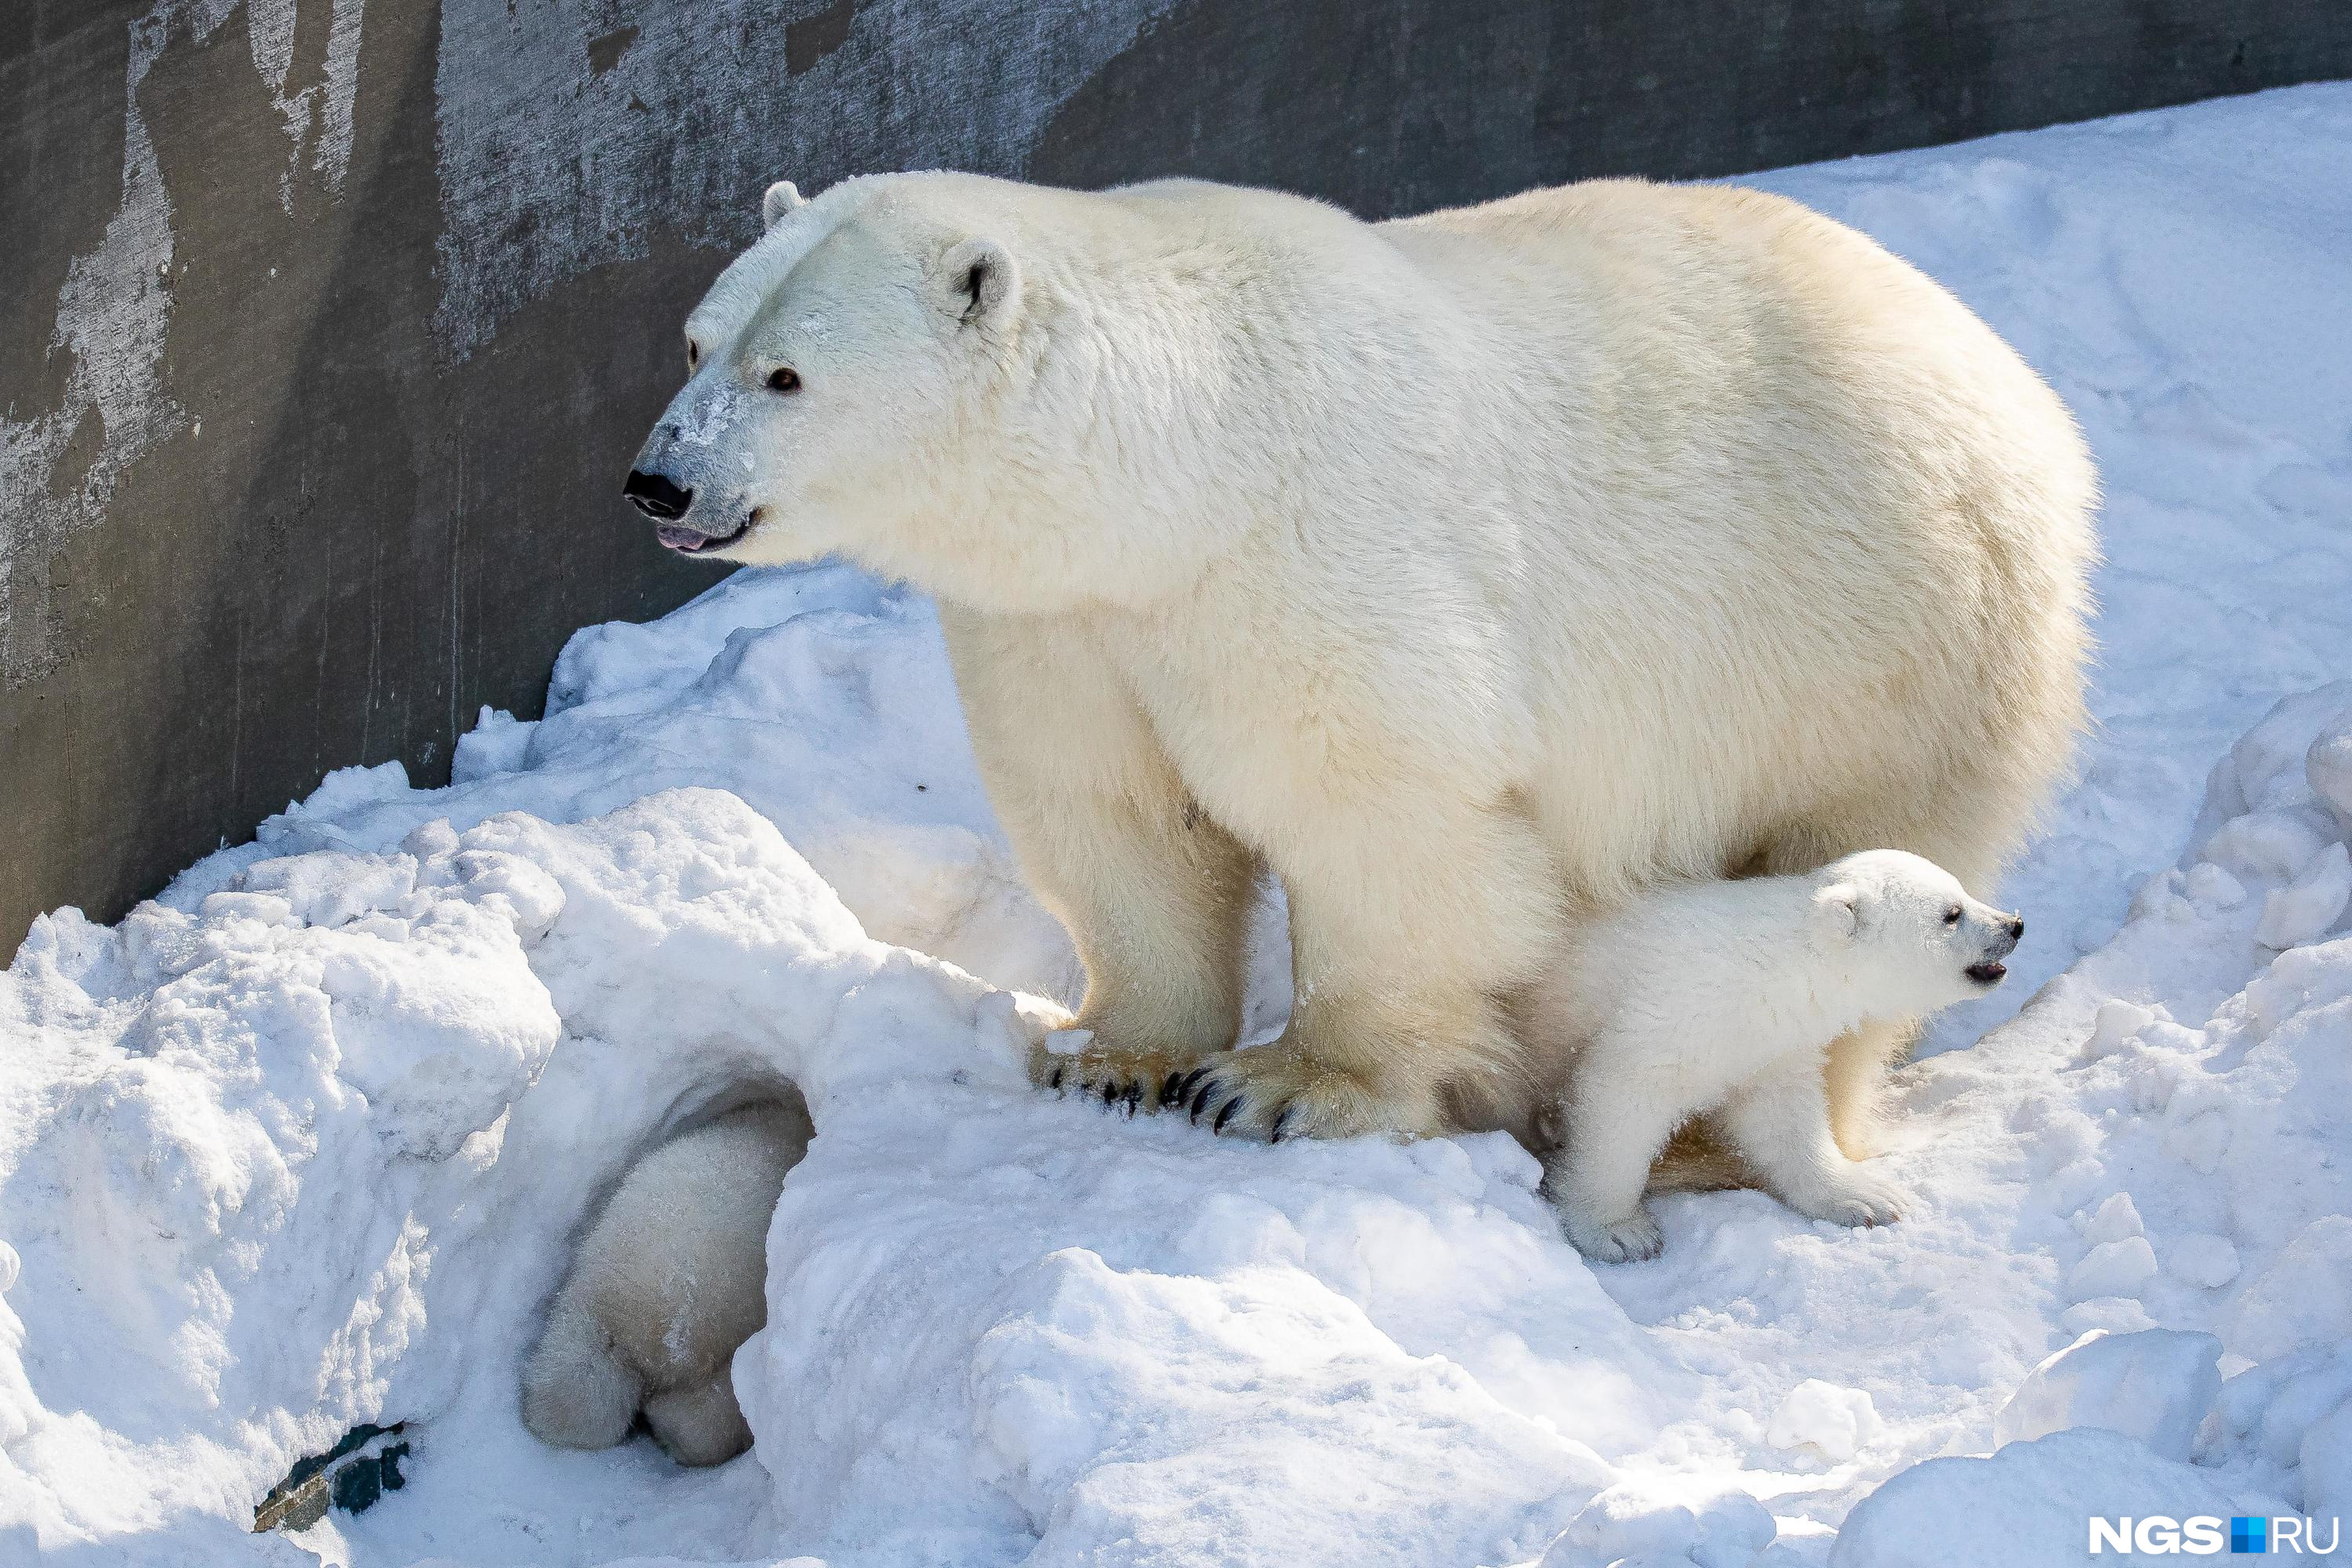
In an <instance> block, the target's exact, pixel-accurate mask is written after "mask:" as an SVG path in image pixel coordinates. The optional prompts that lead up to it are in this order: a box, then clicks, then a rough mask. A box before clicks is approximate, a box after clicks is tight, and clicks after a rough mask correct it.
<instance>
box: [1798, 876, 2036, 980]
mask: <svg viewBox="0 0 2352 1568" xmlns="http://www.w3.org/2000/svg"><path fill="white" fill-rule="evenodd" d="M1813 881H1814V890H1813V903H1812V909H1813V924H1814V929H1815V932H1816V936H1817V939H1818V940H1819V941H1820V942H1822V943H1823V944H1824V945H1826V946H1827V947H1829V948H1831V949H1832V950H1833V951H1836V952H1843V953H1845V954H1848V955H1850V957H1851V959H1852V960H1853V963H1852V969H1851V973H1853V974H1855V975H1856V976H1857V978H1858V979H1860V980H1861V982H1862V983H1863V984H1865V985H1868V986H1870V987H1872V988H1873V989H1874V990H1877V991H1879V992H1881V993H1883V994H1884V996H1885V1006H1886V1007H1887V1008H1888V1009H1889V1010H1890V1011H1893V1010H1900V1011H1904V1012H1927V1011H1929V1010H1931V1009H1933V1008H1937V1007H1941V1006H1945V1005H1948V1004H1950V1003H1953V1002H1958V1001H1961V1000H1964V999H1966V998H1968V997H1970V996H1979V995H1982V994H1985V993H1986V992H1988V991H1990V990H1991V989H1992V988H1993V987H1994V986H1996V985H1999V984H2000V983H2001V981H2002V980H2003V978H2005V977H2006V976H2007V975H2008V973H2009V968H2008V965H2007V964H2006V963H2004V962H2003V960H2005V959H2007V958H2008V957H2009V955H2010V954H2011V953H2012V952H2016V951H2017V942H2018V939H2019V938H2020V937H2022V936H2023V935H2024V934H2025V921H2024V920H2023V919H2022V918H2021V917H2020V916H2017V915H2011V914H2003V913H2002V912H2001V911H2000V910H1996V909H1994V908H1992V907H1991V906H1990V905H1989V904H1985V903H1982V902H1980V901H1979V900H1976V899H1974V898H1971V897H1970V896H1969V891H1968V889H1965V888H1963V887H1961V886H1960V884H1959V879H1958V878H1956V877H1954V876H1953V875H1952V874H1951V873H1950V872H1948V871H1947V870H1945V869H1944V868H1942V867H1940V866H1938V865H1937V864H1936V863H1935V862H1934V861H1932V860H1925V859H1922V858H1919V857H1918V856H1916V855H1909V854H1906V853H1904V852H1903V851H1902V850H1899V849H1871V850H1865V851H1864V852H1863V853H1862V854H1859V855H1849V856H1847V857H1846V858H1844V859H1843V860H1839V861H1836V862H1834V863H1832V864H1831V865H1829V866H1825V867H1823V868H1822V869H1821V870H1820V871H1819V872H1817V873H1815V875H1814V879H1813Z"/></svg>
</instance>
